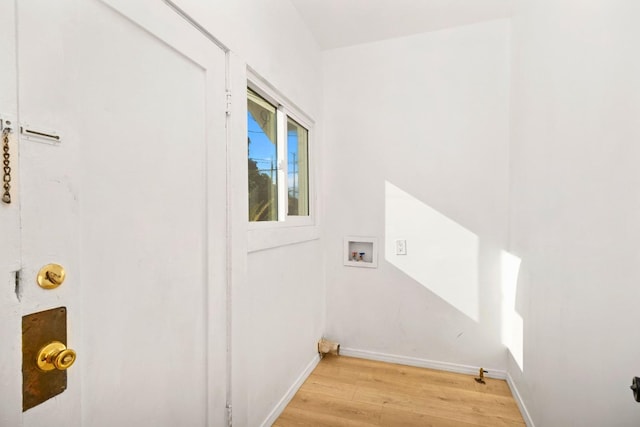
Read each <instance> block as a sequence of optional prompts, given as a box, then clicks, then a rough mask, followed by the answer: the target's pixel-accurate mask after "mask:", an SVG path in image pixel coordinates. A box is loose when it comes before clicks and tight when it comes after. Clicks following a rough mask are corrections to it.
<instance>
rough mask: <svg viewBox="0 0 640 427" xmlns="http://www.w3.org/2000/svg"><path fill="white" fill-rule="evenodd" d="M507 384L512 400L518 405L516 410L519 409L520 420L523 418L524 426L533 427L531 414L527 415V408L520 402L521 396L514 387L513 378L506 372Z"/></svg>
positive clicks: (522, 401)
mask: <svg viewBox="0 0 640 427" xmlns="http://www.w3.org/2000/svg"><path fill="white" fill-rule="evenodd" d="M507 384H508V385H509V388H510V389H511V394H512V395H513V398H514V399H515V401H516V403H517V404H518V408H519V409H520V414H522V418H524V422H525V424H526V425H527V427H535V424H533V419H532V418H531V414H529V411H527V407H526V405H525V404H524V400H522V396H521V395H520V392H519V391H518V387H516V383H515V382H514V381H513V378H512V377H511V375H510V374H509V373H508V372H507Z"/></svg>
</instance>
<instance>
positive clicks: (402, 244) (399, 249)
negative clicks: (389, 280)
mask: <svg viewBox="0 0 640 427" xmlns="http://www.w3.org/2000/svg"><path fill="white" fill-rule="evenodd" d="M406 254H407V241H406V240H396V255H406Z"/></svg>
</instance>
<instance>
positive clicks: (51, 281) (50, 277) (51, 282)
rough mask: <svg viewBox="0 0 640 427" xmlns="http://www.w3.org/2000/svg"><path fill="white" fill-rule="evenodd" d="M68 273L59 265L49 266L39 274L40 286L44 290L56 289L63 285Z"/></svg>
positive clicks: (43, 268)
mask: <svg viewBox="0 0 640 427" xmlns="http://www.w3.org/2000/svg"><path fill="white" fill-rule="evenodd" d="M66 275H67V273H66V272H65V271H64V267H63V266H61V265H59V264H47V265H45V266H44V267H42V268H41V269H40V271H39V272H38V278H37V280H38V285H40V287H41V288H44V289H55V288H57V287H58V286H60V285H62V283H63V282H64V279H65V277H66Z"/></svg>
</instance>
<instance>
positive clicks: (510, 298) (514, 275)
mask: <svg viewBox="0 0 640 427" xmlns="http://www.w3.org/2000/svg"><path fill="white" fill-rule="evenodd" d="M520 262H521V260H520V258H518V257H517V256H515V255H512V254H510V253H508V252H505V251H502V254H501V265H502V266H501V267H502V343H503V344H504V345H506V346H507V348H508V349H509V351H510V352H511V355H512V356H513V359H514V360H515V361H516V363H517V364H518V366H519V367H520V370H523V369H524V345H523V344H524V341H523V338H524V322H523V320H522V316H520V314H518V312H517V311H516V294H517V289H518V274H519V273H520Z"/></svg>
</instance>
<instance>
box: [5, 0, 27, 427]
mask: <svg viewBox="0 0 640 427" xmlns="http://www.w3.org/2000/svg"><path fill="white" fill-rule="evenodd" d="M15 48H16V28H15V3H14V2H13V1H0V54H1V55H2V57H1V59H0V116H10V117H13V118H16V117H17V114H18V101H17V90H16V70H17V67H16V52H15ZM14 127H15V126H14ZM0 152H1V151H0ZM17 153H18V144H17V137H16V134H15V132H14V134H13V135H12V136H11V141H10V154H11V167H12V168H13V171H14V172H13V173H12V182H11V185H12V186H13V187H14V189H13V191H12V192H11V196H12V199H13V202H12V203H11V204H9V205H7V204H4V203H2V202H0V342H2V346H1V348H2V352H1V353H0V354H1V355H0V384H1V385H0V387H2V388H1V389H0V396H2V398H0V426H14V425H19V423H20V417H21V415H20V414H21V410H20V409H21V407H22V373H21V366H22V355H21V341H20V335H19V334H18V333H17V331H19V330H20V328H21V320H20V316H21V314H20V304H19V301H18V297H17V295H16V292H15V272H16V271H17V270H19V269H20V200H19V197H18V194H17V192H16V191H15V188H18V186H19V179H18V177H17V173H16V171H18V170H19V169H18V160H19V158H18V155H17ZM0 158H1V157H0ZM0 171H2V168H0ZM0 182H2V181H0Z"/></svg>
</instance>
